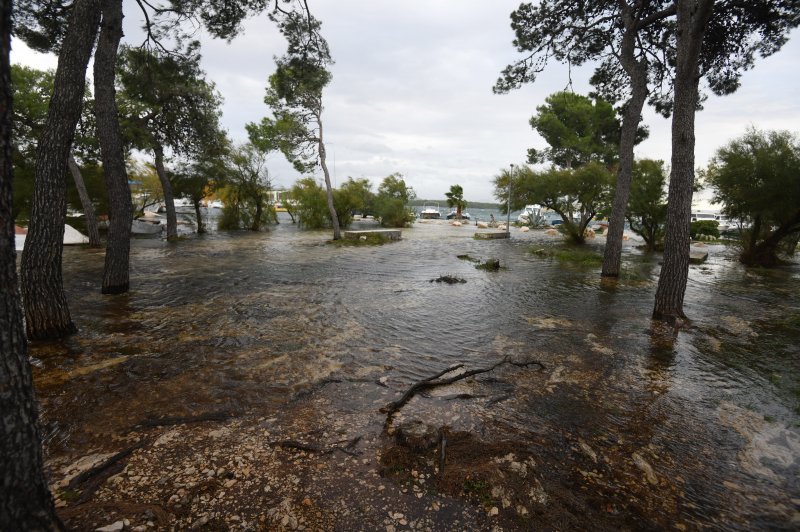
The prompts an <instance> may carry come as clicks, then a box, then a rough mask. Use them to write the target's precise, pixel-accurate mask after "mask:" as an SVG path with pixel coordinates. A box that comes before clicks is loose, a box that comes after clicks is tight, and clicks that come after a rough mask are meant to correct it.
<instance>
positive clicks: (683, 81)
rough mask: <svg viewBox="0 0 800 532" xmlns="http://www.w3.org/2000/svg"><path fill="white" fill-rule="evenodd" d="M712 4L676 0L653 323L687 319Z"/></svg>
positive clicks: (691, 0)
mask: <svg viewBox="0 0 800 532" xmlns="http://www.w3.org/2000/svg"><path fill="white" fill-rule="evenodd" d="M713 5H714V1H713V0H699V1H696V0H678V1H677V15H678V16H677V22H676V24H677V28H676V31H677V65H676V71H675V84H674V86H675V93H674V98H675V102H674V104H673V110H672V161H671V162H672V172H671V174H670V182H669V197H668V199H667V203H668V207H667V224H666V235H665V238H664V263H663V266H662V267H661V275H660V276H659V278H658V287H657V288H656V297H655V305H654V308H653V319H656V320H662V321H666V322H668V323H675V322H677V321H678V320H680V319H681V318H685V317H686V315H685V314H684V313H683V298H684V295H685V293H686V283H687V281H688V278H689V241H690V237H689V220H690V219H691V215H692V189H693V187H694V144H695V137H694V120H695V112H696V109H697V97H698V84H699V81H700V73H699V69H698V58H699V56H700V48H701V46H702V43H703V34H704V32H705V27H706V23H707V22H708V19H709V17H710V16H711V10H712V7H713Z"/></svg>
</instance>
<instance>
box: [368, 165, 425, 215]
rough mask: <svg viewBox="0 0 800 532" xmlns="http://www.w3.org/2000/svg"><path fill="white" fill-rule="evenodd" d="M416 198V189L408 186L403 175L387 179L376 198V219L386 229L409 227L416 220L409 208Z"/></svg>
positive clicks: (395, 175) (391, 176)
mask: <svg viewBox="0 0 800 532" xmlns="http://www.w3.org/2000/svg"><path fill="white" fill-rule="evenodd" d="M414 197H415V194H414V189H413V188H411V187H409V186H407V185H406V182H405V181H404V180H403V176H402V175H401V174H392V175H390V176H387V177H385V178H384V180H383V182H382V183H381V185H380V187H378V195H377V197H376V198H375V217H376V218H380V220H381V225H382V226H384V227H405V226H407V225H408V224H410V223H412V222H414V220H415V219H416V217H415V216H414V212H413V211H412V210H411V209H409V208H408V206H407V205H408V202H409V201H410V200H412V199H414Z"/></svg>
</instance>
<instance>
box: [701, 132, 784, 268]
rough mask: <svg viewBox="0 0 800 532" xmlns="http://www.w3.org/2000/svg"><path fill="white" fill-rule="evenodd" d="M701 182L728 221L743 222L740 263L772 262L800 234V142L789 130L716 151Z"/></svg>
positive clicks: (762, 134)
mask: <svg viewBox="0 0 800 532" xmlns="http://www.w3.org/2000/svg"><path fill="white" fill-rule="evenodd" d="M705 179H706V181H707V182H708V183H709V184H710V186H711V188H712V189H713V190H714V199H713V201H714V202H716V203H722V204H723V208H722V212H723V213H725V214H726V215H727V216H728V217H729V218H730V219H732V220H745V221H747V222H748V223H749V227H748V228H747V229H746V230H745V231H744V232H743V234H742V240H743V243H744V250H743V252H742V255H741V257H740V259H741V260H742V262H744V263H745V264H753V265H756V264H757V265H761V266H772V265H774V264H776V263H777V253H778V250H779V246H780V243H781V241H783V240H786V239H792V238H794V237H796V235H797V233H798V232H800V142H799V141H798V139H797V137H796V136H795V135H793V134H792V133H789V132H788V131H781V132H778V131H772V132H763V131H759V130H756V129H750V130H749V131H748V132H747V133H746V134H745V135H744V136H742V137H740V138H738V139H735V140H733V141H731V142H730V143H728V144H727V145H726V146H724V147H722V148H720V149H719V150H718V151H717V153H716V155H715V157H714V159H713V160H712V162H711V164H710V165H709V168H708V169H707V171H706V172H705Z"/></svg>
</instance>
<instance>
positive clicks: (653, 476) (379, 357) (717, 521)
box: [30, 222, 800, 531]
mask: <svg viewBox="0 0 800 532" xmlns="http://www.w3.org/2000/svg"><path fill="white" fill-rule="evenodd" d="M473 232H474V228H472V227H469V226H465V227H460V228H456V227H453V226H450V225H447V224H446V223H437V222H427V223H425V224H418V225H417V226H416V227H415V228H413V229H411V230H405V231H404V232H403V240H402V241H400V242H395V243H389V244H386V245H384V246H379V247H344V248H340V247H335V246H329V245H328V244H326V240H327V239H328V238H329V236H328V235H327V234H326V233H313V232H312V233H307V232H300V231H298V230H297V229H296V228H295V227H293V226H291V225H289V224H282V225H281V226H279V227H277V228H275V229H273V231H271V232H269V233H266V234H257V235H251V234H246V233H231V234H223V233H218V234H214V235H210V236H209V237H207V238H203V239H194V240H190V241H184V242H180V243H178V244H169V243H165V242H161V241H160V240H137V241H135V242H134V246H133V249H132V266H133V279H132V286H133V287H134V289H133V290H132V291H131V293H130V294H126V295H121V296H112V297H109V296H101V295H100V294H99V279H100V273H101V272H102V253H100V252H96V251H92V250H69V251H67V252H66V254H65V261H64V262H65V282H66V285H67V290H68V297H69V299H70V304H71V308H72V312H73V318H74V319H75V321H76V323H77V324H78V326H79V328H80V332H79V333H78V334H77V335H75V336H73V337H71V338H69V339H67V340H65V341H63V342H57V343H36V344H33V345H31V349H30V351H31V356H32V361H33V363H34V371H35V381H36V386H37V391H38V394H39V398H40V401H41V403H42V421H43V432H44V436H45V451H46V462H47V469H48V473H49V475H50V478H51V485H52V487H53V492H54V494H55V495H56V497H57V505H58V507H59V512H60V515H61V516H62V518H63V519H64V521H65V523H66V524H67V525H68V526H69V527H70V528H73V529H76V530H94V529H96V528H98V527H102V526H107V525H112V524H115V523H118V525H117V526H124V527H125V529H126V530H127V529H132V530H179V529H199V530H386V531H392V530H406V529H416V530H529V529H543V530H551V529H552V530H556V529H559V530H563V529H576V528H580V529H585V528H592V529H599V530H641V529H678V530H690V529H705V528H711V529H726V530H729V529H733V530H735V529H753V528H772V529H792V528H796V527H797V526H800V481H799V480H798V479H800V383H799V381H798V376H799V375H800V367H799V366H800V362H798V359H800V357H798V354H800V353H798V347H797V346H798V345H800V320H798V317H800V305H799V304H798V300H797V294H798V293H800V292H798V289H799V288H800V268H798V267H797V266H796V265H790V266H787V267H784V268H782V269H779V270H776V271H769V272H765V271H748V270H745V269H743V268H741V267H740V266H739V265H738V264H736V262H735V261H734V260H733V258H732V252H731V250H728V249H727V248H724V247H722V246H709V248H710V250H711V255H710V260H709V262H707V263H706V264H704V265H701V266H693V267H692V270H691V272H690V286H689V290H688V291H687V312H688V313H689V315H690V317H692V318H693V320H692V324H691V327H689V328H687V329H685V330H681V331H673V330H669V329H667V330H660V329H659V328H658V327H657V326H654V325H653V324H651V323H650V321H649V320H648V319H647V318H648V316H649V308H650V306H651V304H652V295H653V292H654V288H655V284H654V283H655V279H656V275H657V272H658V261H659V257H658V256H644V255H641V254H639V253H638V252H637V251H636V250H635V248H633V247H632V246H630V245H627V246H626V251H625V256H624V259H625V260H624V261H625V272H626V273H625V275H624V276H623V278H622V279H621V280H620V281H619V282H618V283H615V284H613V285H608V284H605V283H601V281H600V279H599V275H598V273H597V271H596V270H597V268H596V267H593V266H586V265H582V264H572V263H569V262H563V261H558V260H556V259H554V258H551V257H541V256H537V255H536V254H533V253H531V249H532V248H536V247H537V246H538V247H541V246H542V245H543V244H546V245H552V244H554V243H556V242H557V241H558V238H559V237H558V235H549V234H547V233H546V232H544V231H531V232H529V233H514V234H513V235H512V238H511V239H510V240H505V241H476V240H474V239H473V238H472V233H473ZM598 240H600V239H598ZM600 244H601V242H594V243H590V244H589V245H590V247H591V246H592V245H594V246H598V245H600ZM465 254H468V255H469V256H471V257H475V258H477V259H478V260H485V259H487V258H498V259H499V260H500V263H501V265H502V268H501V269H500V270H499V271H496V272H486V271H480V270H476V269H475V268H474V267H473V265H472V264H471V263H469V262H467V261H463V260H459V258H458V255H465ZM444 275H451V276H457V277H459V278H464V279H465V280H467V282H466V283H464V284H456V285H446V284H444V283H430V282H429V281H430V279H431V278H434V277H437V276H444ZM506 358H508V359H511V360H515V361H527V360H534V359H535V360H537V361H540V362H541V363H542V365H543V366H544V368H541V367H539V366H530V367H521V366H515V365H503V366H501V367H497V368H496V369H495V370H493V371H491V372H487V373H483V374H479V375H475V376H473V377H470V378H468V379H464V380H460V381H457V382H454V383H453V384H451V385H448V386H443V387H436V388H431V389H428V390H425V391H424V392H423V393H420V394H418V395H416V396H415V397H414V398H412V399H411V400H410V401H409V402H408V403H407V404H406V405H404V406H403V407H402V409H400V411H399V412H398V413H397V414H395V415H394V416H392V417H391V419H389V421H388V422H387V417H386V414H385V413H382V412H381V408H382V407H384V406H385V405H387V404H388V403H390V402H392V401H396V400H397V399H399V398H400V396H402V394H403V393H404V392H405V391H406V390H408V388H409V387H410V386H411V385H413V384H414V383H416V382H418V381H420V380H422V379H424V378H426V377H430V376H432V375H434V374H436V373H438V372H440V371H441V370H443V369H445V368H447V367H450V366H453V365H455V364H463V366H464V367H463V369H461V370H460V371H466V370H469V369H474V368H481V367H486V366H489V365H491V364H494V363H496V362H498V361H500V360H503V359H506ZM410 424H412V425H416V426H419V427H422V428H423V430H424V431H428V435H427V437H426V438H423V440H422V441H423V442H425V443H419V441H418V440H416V441H413V442H412V441H410V440H409V438H408V437H407V436H404V427H408V426H409V425H410Z"/></svg>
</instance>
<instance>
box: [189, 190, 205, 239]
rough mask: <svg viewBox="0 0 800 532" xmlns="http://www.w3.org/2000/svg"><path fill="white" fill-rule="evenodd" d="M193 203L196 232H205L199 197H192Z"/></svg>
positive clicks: (199, 233)
mask: <svg viewBox="0 0 800 532" xmlns="http://www.w3.org/2000/svg"><path fill="white" fill-rule="evenodd" d="M192 204H193V205H194V214H195V216H197V234H198V235H202V234H203V233H205V232H206V227H205V224H204V223H203V214H202V213H201V212H200V198H196V197H195V198H192Z"/></svg>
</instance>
